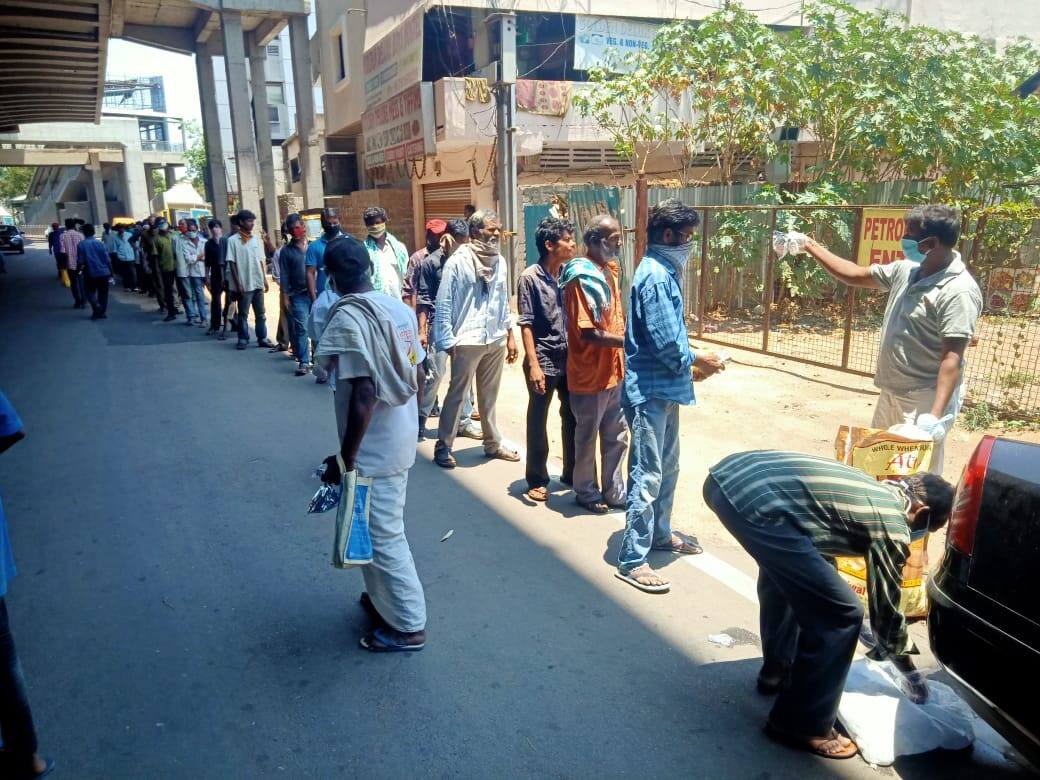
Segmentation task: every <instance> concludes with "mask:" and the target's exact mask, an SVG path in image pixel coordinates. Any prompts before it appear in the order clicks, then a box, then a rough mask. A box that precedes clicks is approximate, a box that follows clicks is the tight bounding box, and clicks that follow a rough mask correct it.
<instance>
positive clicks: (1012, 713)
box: [928, 436, 1040, 760]
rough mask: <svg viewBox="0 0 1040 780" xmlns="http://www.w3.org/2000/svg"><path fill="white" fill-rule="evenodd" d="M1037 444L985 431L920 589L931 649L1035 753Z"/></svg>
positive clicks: (1039, 608) (1039, 654)
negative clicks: (926, 604)
mask: <svg viewBox="0 0 1040 780" xmlns="http://www.w3.org/2000/svg"><path fill="white" fill-rule="evenodd" d="M1034 575H1037V576H1040V445H1038V444H1030V443H1028V442H1024V441H1014V440H1011V439H1004V438H999V437H994V436H985V437H983V439H982V441H981V442H979V445H978V447H976V448H975V452H974V453H973V454H972V456H971V459H970V460H969V461H968V465H967V466H966V467H965V469H964V474H963V475H962V477H961V481H960V484H959V485H958V486H957V496H956V499H955V500H954V508H953V514H952V516H951V517H950V523H949V528H948V529H947V538H946V551H945V554H944V555H943V559H942V562H941V563H940V564H939V566H938V567H937V569H936V570H935V571H934V572H933V574H932V576H931V578H930V580H929V583H928V593H929V596H930V597H931V609H930V611H929V614H928V630H929V635H930V641H931V646H932V652H933V653H934V654H935V657H936V658H937V659H938V660H939V663H941V664H942V666H943V668H944V669H945V670H946V671H947V672H948V673H949V675H950V676H951V677H952V678H953V679H954V682H955V683H957V685H958V687H959V688H960V689H961V690H962V692H963V693H965V694H966V696H965V698H967V699H968V700H969V701H970V702H972V704H973V705H974V707H975V709H976V711H977V712H978V713H979V714H980V715H981V716H982V717H983V718H985V719H986V720H987V721H989V722H990V724H991V725H993V727H994V728H996V729H997V730H998V731H1000V732H1001V733H1002V734H1003V735H1004V736H1005V737H1006V738H1007V739H1008V741H1009V742H1011V743H1012V744H1014V745H1015V746H1016V747H1019V748H1020V749H1021V750H1022V751H1023V752H1024V753H1026V754H1028V755H1030V757H1032V758H1034V760H1035V758H1036V757H1037V756H1038V755H1040V588H1038V587H1037V583H1036V582H1034V580H1033V576H1034Z"/></svg>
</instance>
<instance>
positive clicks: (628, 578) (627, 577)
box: [614, 571, 672, 593]
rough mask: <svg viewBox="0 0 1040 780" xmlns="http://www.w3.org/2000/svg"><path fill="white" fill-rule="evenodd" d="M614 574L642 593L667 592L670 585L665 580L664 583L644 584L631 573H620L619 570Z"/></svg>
mask: <svg viewBox="0 0 1040 780" xmlns="http://www.w3.org/2000/svg"><path fill="white" fill-rule="evenodd" d="M614 576H615V577H617V578H618V579H619V580H621V581H622V582H627V583H628V584H629V585H631V586H632V587H633V588H638V589H639V590H641V591H643V592H644V593H667V592H668V591H669V590H670V589H671V587H672V586H671V585H669V584H668V583H667V582H666V583H665V584H664V585H644V584H643V583H642V582H640V581H639V580H637V579H636V578H635V577H633V576H632V574H631V573H629V574H622V573H621V572H619V571H616V572H614Z"/></svg>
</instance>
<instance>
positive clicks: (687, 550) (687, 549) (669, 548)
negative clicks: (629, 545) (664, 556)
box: [650, 534, 704, 555]
mask: <svg viewBox="0 0 1040 780" xmlns="http://www.w3.org/2000/svg"><path fill="white" fill-rule="evenodd" d="M675 536H678V537H679V540H680V541H681V542H682V544H679V545H674V544H667V545H654V546H653V547H651V548H650V549H652V550H659V551H663V552H670V553H675V554H676V555H700V554H701V553H702V552H704V548H703V547H701V546H700V545H699V544H697V542H695V541H694V540H693V539H692V538H690V537H689V536H686V535H685V534H675Z"/></svg>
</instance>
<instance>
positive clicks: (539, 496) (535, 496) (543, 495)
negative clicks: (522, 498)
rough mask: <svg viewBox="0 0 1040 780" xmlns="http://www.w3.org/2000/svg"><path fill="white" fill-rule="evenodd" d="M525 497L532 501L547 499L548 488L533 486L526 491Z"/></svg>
mask: <svg viewBox="0 0 1040 780" xmlns="http://www.w3.org/2000/svg"><path fill="white" fill-rule="evenodd" d="M527 497H528V498H529V499H531V500H532V501H548V500H549V490H548V489H547V488H544V487H533V488H531V489H530V490H528V491H527Z"/></svg>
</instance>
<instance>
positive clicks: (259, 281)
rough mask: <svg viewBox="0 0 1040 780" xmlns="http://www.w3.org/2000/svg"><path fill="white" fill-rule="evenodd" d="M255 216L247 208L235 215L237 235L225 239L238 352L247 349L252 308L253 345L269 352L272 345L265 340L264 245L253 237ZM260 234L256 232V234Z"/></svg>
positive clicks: (269, 341) (265, 277)
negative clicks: (235, 305) (235, 295)
mask: <svg viewBox="0 0 1040 780" xmlns="http://www.w3.org/2000/svg"><path fill="white" fill-rule="evenodd" d="M255 226H256V214H254V213H253V212H252V211H249V210H248V209H242V210H241V211H240V212H238V232H237V233H236V234H234V235H232V236H228V241H227V268H228V277H229V279H230V281H231V287H232V290H234V291H235V292H236V293H238V344H236V345H235V346H236V348H237V349H245V348H246V347H248V346H249V308H250V307H252V308H253V319H254V324H255V326H256V344H257V346H258V347H265V348H267V349H270V348H271V347H273V346H274V342H273V341H271V340H270V339H268V338H267V315H266V313H265V312H264V293H265V292H267V290H268V284H267V268H266V266H267V263H266V259H267V258H266V254H265V249H264V244H263V242H262V241H261V240H260V236H259V235H258V234H254V227H255ZM257 233H259V231H257Z"/></svg>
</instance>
